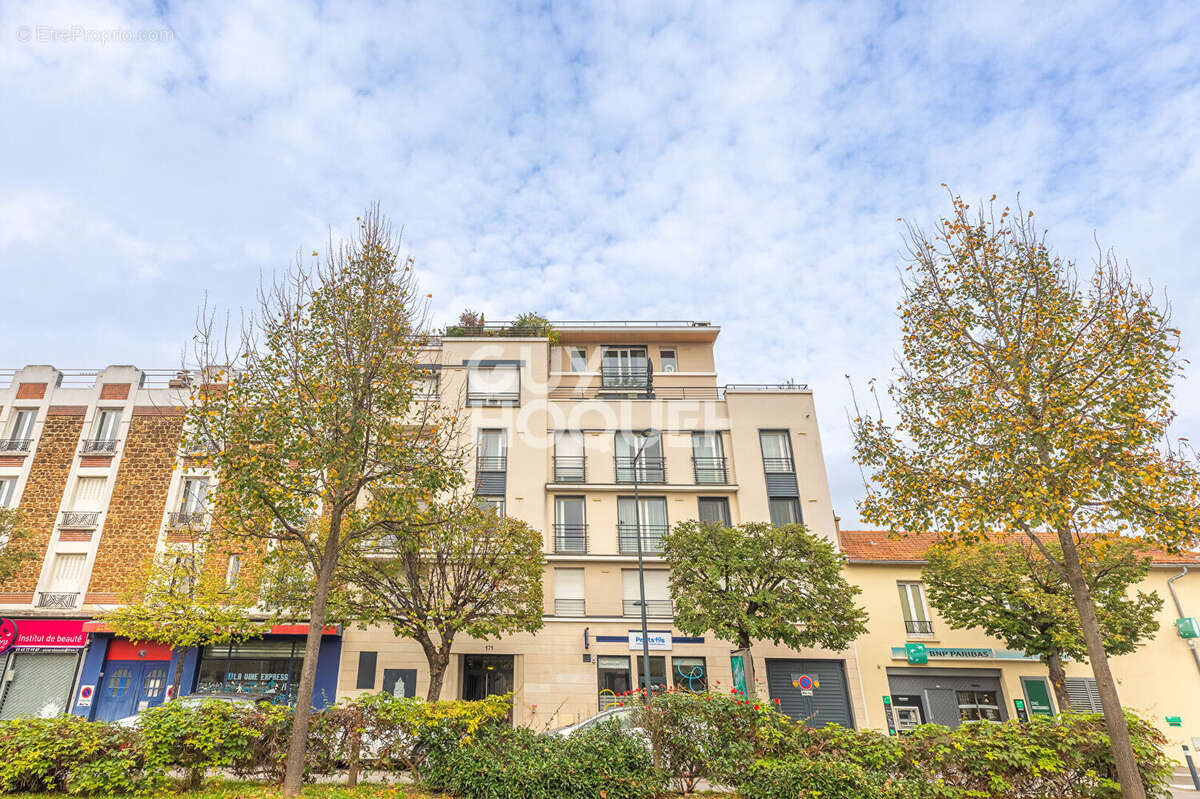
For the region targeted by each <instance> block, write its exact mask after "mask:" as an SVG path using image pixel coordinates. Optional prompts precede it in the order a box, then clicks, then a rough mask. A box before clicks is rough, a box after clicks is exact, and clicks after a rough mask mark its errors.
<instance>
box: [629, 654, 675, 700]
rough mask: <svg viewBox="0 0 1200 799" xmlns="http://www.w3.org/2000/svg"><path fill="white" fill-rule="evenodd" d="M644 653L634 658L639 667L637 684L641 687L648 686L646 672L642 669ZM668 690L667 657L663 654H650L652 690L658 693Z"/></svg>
mask: <svg viewBox="0 0 1200 799" xmlns="http://www.w3.org/2000/svg"><path fill="white" fill-rule="evenodd" d="M642 658H643V656H642V655H637V656H636V657H635V658H634V663H635V668H637V684H638V688H639V689H644V688H645V687H646V673H645V672H644V671H643V670H642V663H643V660H642ZM665 690H667V659H666V657H664V656H663V655H651V656H650V692H651V693H658V692H659V691H665Z"/></svg>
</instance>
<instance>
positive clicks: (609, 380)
mask: <svg viewBox="0 0 1200 799" xmlns="http://www.w3.org/2000/svg"><path fill="white" fill-rule="evenodd" d="M649 384H650V361H649V358H647V357H646V348H645V347H605V348H604V355H603V357H602V358H601V360H600V385H601V386H602V387H603V388H627V389H635V390H636V389H645V388H646V387H647V386H648V385H649Z"/></svg>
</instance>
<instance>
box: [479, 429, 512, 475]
mask: <svg viewBox="0 0 1200 799" xmlns="http://www.w3.org/2000/svg"><path fill="white" fill-rule="evenodd" d="M476 454H477V461H476V466H475V468H476V470H477V471H480V472H503V471H505V470H506V469H507V468H508V444H507V440H506V436H505V431H504V430H480V431H479V442H478V445H477V447H476Z"/></svg>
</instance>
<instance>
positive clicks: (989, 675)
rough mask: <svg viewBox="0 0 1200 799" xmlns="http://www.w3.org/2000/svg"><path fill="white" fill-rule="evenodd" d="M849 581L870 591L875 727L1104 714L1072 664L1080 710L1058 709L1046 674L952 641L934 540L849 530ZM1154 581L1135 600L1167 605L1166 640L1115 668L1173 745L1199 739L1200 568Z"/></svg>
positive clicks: (1178, 563)
mask: <svg viewBox="0 0 1200 799" xmlns="http://www.w3.org/2000/svg"><path fill="white" fill-rule="evenodd" d="M839 537H840V540H841V544H842V551H843V552H844V553H845V555H846V557H847V559H848V564H847V567H846V577H847V579H849V580H850V581H851V582H852V583H854V584H855V585H858V586H860V587H861V588H862V590H863V593H862V596H861V601H862V604H863V606H864V607H865V608H866V609H867V612H868V613H869V614H870V619H871V620H870V626H869V629H868V630H867V632H866V633H865V634H864V635H863V636H862V637H861V638H859V639H858V641H857V642H856V643H855V647H856V649H857V650H858V652H859V655H860V657H861V658H862V663H863V664H864V666H863V670H862V676H863V683H864V684H865V685H866V692H867V696H868V707H869V713H870V720H871V722H870V726H872V727H875V728H877V729H892V730H895V731H897V732H900V733H903V732H904V731H906V730H909V729H911V728H913V727H915V726H917V725H918V724H923V723H927V722H932V723H936V724H944V725H946V726H948V727H957V726H959V724H961V723H962V722H963V721H965V720H977V719H984V720H992V721H1006V720H1008V719H1011V718H1020V716H1021V714H1022V713H1025V714H1030V715H1053V714H1054V713H1056V712H1062V711H1064V710H1072V711H1076V712H1082V713H1099V712H1101V706H1100V697H1099V693H1098V692H1097V690H1096V681H1095V679H1094V678H1093V677H1092V671H1091V667H1090V666H1089V665H1088V664H1086V663H1078V662H1067V663H1066V664H1065V665H1066V671H1067V693H1068V694H1069V696H1070V700H1071V701H1070V707H1069V708H1062V707H1058V702H1057V700H1056V699H1055V697H1054V692H1053V690H1051V687H1050V683H1049V680H1048V678H1047V674H1046V666H1045V665H1044V664H1043V663H1041V661H1039V660H1038V659H1037V658H1034V657H1029V656H1028V655H1026V654H1025V653H1024V652H1015V651H1012V650H1010V649H1008V648H1006V647H1005V646H1004V644H1003V642H1001V641H998V640H996V639H994V638H991V637H990V636H988V635H987V634H985V633H984V632H983V631H981V630H975V629H968V630H954V629H951V628H950V627H949V626H948V625H947V624H946V622H945V621H944V620H943V619H941V618H939V617H938V614H937V611H936V609H935V608H933V607H932V606H931V605H930V604H929V601H928V598H927V595H926V592H925V586H924V585H923V584H922V582H921V567H922V566H923V565H924V563H925V560H924V556H925V551H926V550H927V549H928V548H929V546H930V545H931V544H932V543H933V537H932V536H909V537H905V538H901V539H892V538H889V537H888V534H887V533H886V532H884V531H880V530H843V531H842V532H841V533H840V536H839ZM1149 554H1150V555H1151V556H1152V557H1153V566H1152V568H1151V569H1150V574H1149V576H1148V577H1147V578H1146V579H1145V580H1144V581H1143V582H1142V583H1141V584H1139V585H1138V586H1136V587H1135V589H1134V590H1138V591H1147V592H1148V591H1156V592H1158V594H1159V596H1161V597H1162V598H1163V600H1164V602H1163V608H1162V610H1161V611H1160V612H1159V614H1158V621H1159V629H1158V633H1157V634H1156V635H1155V636H1154V637H1153V639H1151V640H1149V641H1146V642H1145V643H1144V644H1143V645H1142V646H1141V647H1140V648H1139V649H1138V650H1137V651H1135V652H1133V653H1131V654H1128V655H1121V656H1119V657H1114V658H1111V659H1110V663H1111V664H1112V669H1113V674H1114V676H1115V677H1116V680H1117V688H1118V691H1119V693H1120V696H1121V702H1122V704H1123V705H1124V706H1126V707H1127V708H1129V709H1131V710H1135V711H1137V712H1138V713H1139V714H1141V715H1143V716H1144V717H1145V718H1147V719H1150V720H1151V721H1152V722H1154V723H1155V724H1156V725H1157V726H1158V727H1159V728H1160V729H1161V730H1162V732H1163V734H1164V735H1165V736H1166V737H1167V740H1168V741H1170V742H1171V746H1170V748H1169V750H1168V751H1170V752H1171V753H1172V755H1173V756H1174V755H1177V754H1178V752H1179V751H1180V750H1179V748H1178V745H1179V744H1188V745H1192V744H1193V741H1194V740H1196V739H1200V690H1197V686H1198V685H1200V650H1198V649H1197V639H1195V638H1183V637H1181V635H1192V634H1194V630H1193V629H1192V628H1191V626H1190V625H1187V624H1185V625H1181V626H1179V627H1178V628H1177V626H1176V620H1177V619H1180V618H1188V617H1195V616H1196V615H1198V614H1200V571H1197V568H1198V567H1200V556H1198V555H1196V554H1193V553H1182V554H1178V555H1172V554H1168V553H1166V552H1160V551H1153V550H1152V551H1150V553H1149Z"/></svg>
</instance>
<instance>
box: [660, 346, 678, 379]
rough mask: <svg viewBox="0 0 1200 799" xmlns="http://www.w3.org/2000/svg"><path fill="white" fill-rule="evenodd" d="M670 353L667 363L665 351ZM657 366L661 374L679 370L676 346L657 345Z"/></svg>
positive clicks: (673, 372)
mask: <svg viewBox="0 0 1200 799" xmlns="http://www.w3.org/2000/svg"><path fill="white" fill-rule="evenodd" d="M668 352H669V353H671V355H670V359H669V364H670V365H668V356H667V353H668ZM658 368H659V371H661V372H662V373H663V374H675V373H676V372H678V371H679V349H678V348H677V347H659V349H658Z"/></svg>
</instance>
